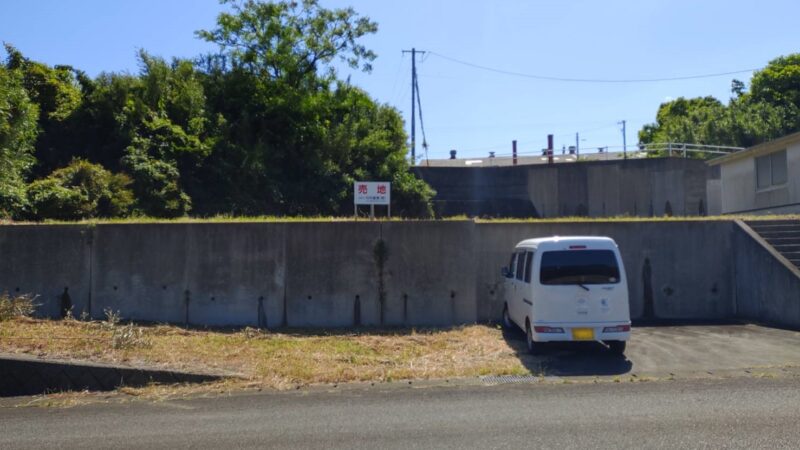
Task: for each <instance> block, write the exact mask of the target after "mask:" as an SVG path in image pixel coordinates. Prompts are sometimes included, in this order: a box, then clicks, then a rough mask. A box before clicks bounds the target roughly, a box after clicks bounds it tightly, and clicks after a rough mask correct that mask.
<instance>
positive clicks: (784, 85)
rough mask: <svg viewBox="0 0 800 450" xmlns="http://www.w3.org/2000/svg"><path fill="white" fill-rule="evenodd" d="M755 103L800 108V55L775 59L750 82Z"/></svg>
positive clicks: (794, 54) (756, 73)
mask: <svg viewBox="0 0 800 450" xmlns="http://www.w3.org/2000/svg"><path fill="white" fill-rule="evenodd" d="M750 94H751V95H752V100H753V101H755V102H760V101H764V102H767V103H771V104H775V105H781V106H789V105H793V106H800V53H793V54H791V55H787V56H781V57H779V58H775V59H773V60H772V61H770V62H769V64H767V66H766V67H764V68H763V69H761V70H758V71H756V72H755V73H754V74H753V78H752V79H751V80H750Z"/></svg>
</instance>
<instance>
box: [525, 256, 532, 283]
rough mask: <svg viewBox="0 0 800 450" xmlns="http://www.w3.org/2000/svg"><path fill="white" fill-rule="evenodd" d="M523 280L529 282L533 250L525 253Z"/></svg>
mask: <svg viewBox="0 0 800 450" xmlns="http://www.w3.org/2000/svg"><path fill="white" fill-rule="evenodd" d="M525 255H526V258H525V282H526V283H530V282H531V269H532V268H533V252H528V253H526V254H525Z"/></svg>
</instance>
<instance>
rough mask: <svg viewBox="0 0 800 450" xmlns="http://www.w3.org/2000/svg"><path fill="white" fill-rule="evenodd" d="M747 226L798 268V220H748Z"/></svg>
mask: <svg viewBox="0 0 800 450" xmlns="http://www.w3.org/2000/svg"><path fill="white" fill-rule="evenodd" d="M746 223H747V226H749V227H750V228H752V229H753V231H755V232H756V233H758V234H759V235H760V236H761V237H762V238H763V239H764V240H765V241H767V242H768V243H769V244H770V245H772V246H773V247H774V248H775V250H777V251H778V253H780V254H781V255H782V256H783V257H784V258H786V259H788V260H789V261H790V262H791V263H792V264H794V265H795V266H796V267H797V268H800V220H749V221H747V222H746Z"/></svg>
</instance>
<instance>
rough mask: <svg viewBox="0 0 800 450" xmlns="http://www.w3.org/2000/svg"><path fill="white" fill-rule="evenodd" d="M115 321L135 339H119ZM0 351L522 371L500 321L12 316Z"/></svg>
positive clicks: (255, 377) (323, 376) (281, 368)
mask: <svg viewBox="0 0 800 450" xmlns="http://www.w3.org/2000/svg"><path fill="white" fill-rule="evenodd" d="M120 330H125V332H126V333H128V334H131V335H133V336H135V339H132V340H130V342H128V341H125V342H126V343H127V344H126V345H119V339H120V338H119V336H120ZM0 352H5V353H14V354H28V355H34V356H38V357H50V358H57V359H78V360H84V361H94V362H103V363H113V364H126V365H144V366H148V367H157V368H163V369H171V370H184V371H192V372H201V373H213V374H223V375H230V376H231V379H229V381H228V382H227V384H224V386H226V387H228V388H230V387H253V388H276V389H288V388H294V387H297V386H305V385H310V384H319V383H344V382H353V381H375V382H390V381H395V380H405V379H442V378H456V377H473V376H479V375H488V374H493V375H506V374H514V375H522V374H528V373H530V372H529V370H528V369H527V368H526V367H525V366H524V365H523V363H522V362H521V361H520V358H519V357H518V354H517V351H516V350H515V349H514V348H512V347H511V346H510V345H509V343H508V342H507V341H506V340H505V339H504V338H503V333H502V331H501V330H500V329H498V328H496V327H492V326H485V325H471V326H463V327H457V328H452V329H446V330H415V329H401V330H371V329H364V330H355V331H354V330H348V331H330V332H316V331H305V332H304V331H295V330H291V331H279V332H264V331H261V330H256V329H252V328H246V329H243V330H237V331H227V330H191V329H190V330H187V329H184V328H180V327H176V326H171V325H153V326H136V325H131V324H127V325H123V324H117V323H113V321H111V320H108V321H92V322H87V321H79V320H72V319H68V320H60V321H54V320H40V319H33V318H28V317H15V318H12V319H10V320H7V321H5V322H3V324H2V327H0ZM230 380H237V381H234V382H231V381H230ZM231 383H233V384H231ZM132 392H134V391H132Z"/></svg>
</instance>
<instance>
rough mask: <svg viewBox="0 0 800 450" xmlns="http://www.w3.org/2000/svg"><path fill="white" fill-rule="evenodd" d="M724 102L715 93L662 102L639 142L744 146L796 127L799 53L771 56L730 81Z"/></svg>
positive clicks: (798, 119) (799, 101)
mask: <svg viewBox="0 0 800 450" xmlns="http://www.w3.org/2000/svg"><path fill="white" fill-rule="evenodd" d="M731 92H732V97H731V98H730V100H729V101H728V103H727V104H724V103H722V102H721V101H719V100H717V99H716V98H714V97H698V98H690V99H687V98H683V97H681V98H677V99H675V100H672V101H669V102H666V103H663V104H662V105H661V106H660V107H659V109H658V113H657V115H656V122H655V123H653V124H649V125H645V126H644V127H643V128H642V130H641V131H639V140H640V142H641V143H644V144H647V143H663V142H685V143H693V144H710V145H730V146H737V147H749V146H752V145H755V144H758V143H761V142H764V141H768V140H770V139H775V138H778V137H781V136H783V135H786V134H789V133H792V132H795V131H800V54H792V55H789V56H784V57H780V58H776V59H774V60H772V61H770V62H769V64H768V65H767V66H766V67H765V68H763V69H762V70H759V71H756V72H755V73H754V74H753V77H752V79H751V80H750V89H749V91H748V90H747V89H746V86H745V84H744V83H743V82H741V81H739V80H733V82H732V83H731Z"/></svg>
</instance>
